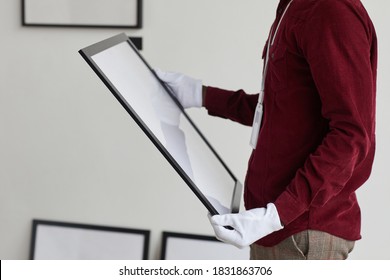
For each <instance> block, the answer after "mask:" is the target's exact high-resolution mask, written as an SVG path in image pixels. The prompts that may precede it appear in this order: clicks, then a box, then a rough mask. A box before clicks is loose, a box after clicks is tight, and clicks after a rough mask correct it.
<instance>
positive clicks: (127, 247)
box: [30, 219, 150, 260]
mask: <svg viewBox="0 0 390 280" xmlns="http://www.w3.org/2000/svg"><path fill="white" fill-rule="evenodd" d="M149 239H150V231H149V230H140V229H131V228H123V227H111V226H100V225H91V224H80V223H69V222H59V221H49V220H39V219H34V220H33V221H32V231H31V245H30V259H31V260H147V259H148V250H149Z"/></svg>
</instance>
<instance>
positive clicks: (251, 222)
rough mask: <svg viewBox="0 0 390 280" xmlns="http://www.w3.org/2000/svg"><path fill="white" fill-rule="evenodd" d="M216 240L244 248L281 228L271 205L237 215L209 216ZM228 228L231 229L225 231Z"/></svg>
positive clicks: (275, 211)
mask: <svg viewBox="0 0 390 280" xmlns="http://www.w3.org/2000/svg"><path fill="white" fill-rule="evenodd" d="M209 220H210V223H211V225H212V227H213V229H214V232H215V235H216V237H217V239H219V240H221V241H223V242H226V243H229V244H232V245H234V246H236V247H238V248H244V247H246V246H249V245H250V244H252V243H254V242H256V241H257V240H259V239H261V238H263V237H264V236H267V235H268V234H270V233H272V232H274V231H277V230H280V229H282V228H283V226H282V224H281V222H280V219H279V214H278V211H277V209H276V207H275V205H274V204H273V203H268V205H267V208H255V209H251V210H248V211H244V212H242V213H238V214H225V215H214V216H211V215H210V214H209ZM227 226H230V227H232V228H233V229H227V228H226V227H227Z"/></svg>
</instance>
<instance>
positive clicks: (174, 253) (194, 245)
mask: <svg viewBox="0 0 390 280" xmlns="http://www.w3.org/2000/svg"><path fill="white" fill-rule="evenodd" d="M249 256H250V252H249V247H246V248H244V249H238V248H236V247H234V246H233V245H230V244H226V243H223V242H221V241H219V240H218V239H216V238H215V237H214V236H210V235H199V234H188V233H178V232H169V231H164V232H163V233H162V248H161V254H160V259H161V260H249Z"/></svg>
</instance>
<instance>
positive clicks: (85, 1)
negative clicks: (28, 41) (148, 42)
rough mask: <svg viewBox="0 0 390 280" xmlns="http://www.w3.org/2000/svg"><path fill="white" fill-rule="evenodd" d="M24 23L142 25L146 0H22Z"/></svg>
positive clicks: (137, 26) (57, 25)
mask: <svg viewBox="0 0 390 280" xmlns="http://www.w3.org/2000/svg"><path fill="white" fill-rule="evenodd" d="M22 25H23V26H52V27H104V28H141V27H142V0H22Z"/></svg>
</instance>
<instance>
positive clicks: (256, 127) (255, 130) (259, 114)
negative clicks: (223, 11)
mask: <svg viewBox="0 0 390 280" xmlns="http://www.w3.org/2000/svg"><path fill="white" fill-rule="evenodd" d="M292 2H293V0H291V1H290V2H289V3H288V5H287V6H286V8H285V9H284V12H283V14H282V16H281V17H280V20H279V22H278V25H277V26H276V28H275V31H273V29H274V26H272V28H271V32H270V35H269V37H268V44H267V53H266V56H265V62H264V70H263V77H262V79H261V90H260V94H259V100H258V102H257V106H256V110H255V115H254V118H253V126H252V134H251V139H250V145H251V147H252V148H253V149H256V145H257V140H258V138H259V133H260V126H261V121H262V119H263V102H264V89H265V79H266V77H267V71H268V63H269V52H270V49H271V46H272V45H273V44H274V42H275V38H276V35H277V34H278V30H279V27H280V24H281V22H282V21H283V18H284V16H285V14H286V12H287V10H288V8H289V7H290V5H291V3H292ZM272 33H273V35H272Z"/></svg>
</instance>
